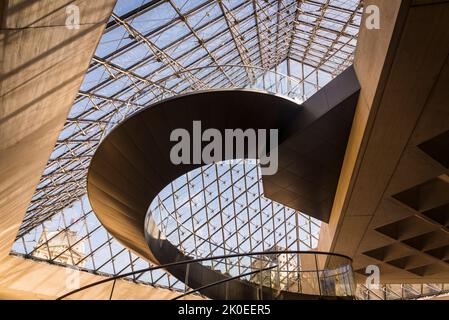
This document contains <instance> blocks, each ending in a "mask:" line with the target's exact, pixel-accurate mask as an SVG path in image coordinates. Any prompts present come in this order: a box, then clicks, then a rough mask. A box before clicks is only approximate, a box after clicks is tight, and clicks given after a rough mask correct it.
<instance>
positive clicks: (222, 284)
mask: <svg viewBox="0 0 449 320" xmlns="http://www.w3.org/2000/svg"><path fill="white" fill-rule="evenodd" d="M289 256H291V257H295V260H296V261H300V264H301V265H300V266H297V267H296V270H288V269H289V268H286V264H285V261H290V260H289V259H288V257H289ZM238 257H253V258H254V259H255V260H254V261H256V262H257V263H254V265H251V266H249V267H248V268H246V270H241V271H240V272H239V273H238V274H237V275H234V276H232V275H225V276H223V277H221V278H220V277H218V278H216V279H218V280H215V281H211V282H209V283H203V284H200V285H191V284H189V283H188V280H187V279H189V266H190V265H193V264H195V263H204V262H207V261H209V262H210V261H216V263H215V265H217V264H220V263H223V260H226V259H231V258H238ZM351 264H352V260H351V259H350V258H349V257H346V256H344V255H340V254H335V253H324V252H318V251H288V250H282V251H269V252H253V253H239V254H230V255H221V256H215V257H206V258H198V259H186V260H183V261H177V262H172V263H167V264H164V265H159V266H153V267H149V268H145V269H140V270H136V271H133V272H129V273H124V274H121V275H118V276H114V277H111V278H108V279H104V280H101V281H97V282H94V283H91V284H88V285H86V286H83V287H81V288H79V289H76V290H73V291H71V292H68V293H66V294H64V295H62V296H61V297H59V298H58V300H61V299H64V298H67V297H69V296H71V295H74V294H75V293H78V292H81V291H84V290H87V289H89V288H92V287H94V286H98V285H100V284H104V283H107V282H111V281H114V285H113V286H112V290H111V295H110V297H111V298H112V296H113V291H114V288H115V281H116V280H118V279H121V278H125V277H129V276H132V275H134V274H142V273H144V272H147V271H154V270H158V269H170V268H173V267H176V266H183V265H187V267H186V268H185V282H184V283H185V284H186V286H187V287H193V288H192V289H189V290H188V291H186V292H184V293H182V294H180V295H178V296H177V297H175V298H174V299H180V298H183V297H185V296H187V295H190V294H193V293H197V292H199V293H202V292H204V290H205V289H208V288H210V287H218V289H219V290H223V297H224V299H227V298H228V296H229V295H228V290H230V288H231V285H232V283H233V282H234V284H235V281H239V285H241V284H242V283H244V284H245V285H246V286H247V288H249V289H251V290H257V292H258V294H257V298H258V299H260V300H262V299H276V298H278V297H282V298H283V299H285V298H290V299H295V298H298V297H301V298H302V299H304V298H307V297H309V298H312V299H316V298H331V297H334V298H335V297H341V298H352V297H354V295H355V286H354V278H353V271H352V266H351ZM231 267H233V268H235V269H237V265H234V266H231ZM239 267H240V269H241V265H239ZM292 268H293V265H292V264H290V269H292ZM242 271H243V272H242Z"/></svg>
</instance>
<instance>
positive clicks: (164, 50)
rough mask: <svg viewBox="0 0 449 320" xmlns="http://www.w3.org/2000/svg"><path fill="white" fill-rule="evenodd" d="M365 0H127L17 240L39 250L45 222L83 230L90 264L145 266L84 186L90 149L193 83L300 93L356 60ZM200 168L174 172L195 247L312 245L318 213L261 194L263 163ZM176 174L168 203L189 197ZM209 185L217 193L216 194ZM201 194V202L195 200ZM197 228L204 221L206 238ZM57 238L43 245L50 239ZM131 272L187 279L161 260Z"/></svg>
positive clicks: (19, 249)
mask: <svg viewBox="0 0 449 320" xmlns="http://www.w3.org/2000/svg"><path fill="white" fill-rule="evenodd" d="M361 10H362V4H361V1H359V0H298V1H296V0H193V1H192V0H141V1H125V0H119V1H118V2H117V5H116V7H115V9H114V12H113V14H112V16H111V18H110V19H109V22H108V24H107V27H106V29H105V32H104V35H103V37H102V39H101V41H100V43H99V45H98V47H97V50H96V52H95V55H94V57H93V59H92V61H91V65H90V67H89V69H88V72H87V73H86V75H85V79H84V82H83V84H82V86H81V89H80V92H79V93H78V96H77V97H76V99H75V102H74V105H73V107H72V109H71V111H70V114H69V116H68V118H67V121H66V124H65V126H64V128H63V130H62V131H61V133H60V136H59V138H58V141H57V143H56V145H55V147H54V150H53V152H52V154H51V156H50V159H49V161H48V163H47V166H46V168H45V171H44V172H43V174H42V177H41V180H40V182H39V185H38V186H37V189H36V192H35V194H34V196H33V198H32V201H31V203H30V206H29V208H28V210H27V213H26V215H25V218H24V220H23V223H22V225H21V227H20V229H19V232H18V235H17V239H16V242H15V245H14V247H13V252H15V253H16V254H17V253H19V254H23V255H25V256H27V257H32V256H33V255H34V253H35V251H36V246H37V239H38V238H39V235H40V234H42V231H43V228H44V227H46V228H47V229H49V230H59V231H58V232H59V233H60V232H64V230H65V231H67V230H75V231H77V233H78V240H77V241H76V242H75V243H67V244H66V249H65V250H66V251H67V250H68V252H70V249H71V248H72V247H73V246H75V245H77V244H78V243H79V242H83V243H84V245H85V250H86V252H85V257H84V259H83V269H85V270H90V271H92V272H99V273H104V274H109V275H118V274H121V273H124V272H130V271H133V270H134V269H141V268H145V267H148V262H146V261H143V260H142V259H140V258H139V257H137V256H135V255H134V254H133V253H132V252H130V251H129V250H127V249H126V248H124V247H123V246H121V245H120V244H119V243H117V241H116V240H114V239H113V238H112V237H111V236H110V235H109V234H108V233H107V232H106V230H105V229H104V228H103V227H102V225H101V224H100V223H99V221H98V220H97V219H96V218H95V215H94V214H93V212H92V210H91V208H90V206H89V203H88V201H87V200H86V197H85V194H86V173H87V169H88V167H89V163H90V159H91V157H92V155H93V153H94V152H95V149H96V147H97V146H98V144H99V142H100V141H101V139H102V138H103V137H104V136H105V134H107V132H109V131H110V130H111V129H112V128H113V127H114V126H115V125H117V124H118V123H120V122H121V121H122V120H123V119H125V118H126V117H127V116H129V115H131V114H132V113H134V112H135V111H137V110H139V109H141V108H144V107H145V106H147V105H149V104H151V103H153V102H156V101H159V100H161V99H164V98H166V97H169V96H173V95H176V94H179V93H182V92H186V91H194V90H201V89H206V88H244V87H255V88H259V89H264V90H267V91H271V92H276V93H281V94H285V95H288V96H290V97H293V98H295V99H299V100H304V99H306V98H307V97H308V96H310V95H312V94H313V93H314V92H316V91H317V90H319V89H320V88H321V87H322V86H323V85H325V84H326V83H327V82H328V81H330V80H331V79H332V78H333V77H335V76H336V75H338V74H339V73H340V72H341V71H343V70H344V69H345V68H346V67H348V66H349V65H350V64H351V63H352V60H353V56H354V50H355V45H356V39H357V34H358V29H359V24H360V19H361ZM196 174H197V176H196V177H194V176H192V175H187V176H186V177H184V178H182V177H181V178H180V179H181V180H179V179H178V180H179V181H184V182H185V190H186V193H184V194H183V195H182V196H183V197H186V199H185V203H187V211H186V213H185V215H186V220H185V221H189V222H188V223H189V226H188V227H186V226H185V225H184V224H183V225H184V229H186V228H187V230H190V234H191V236H189V237H187V236H186V237H183V236H182V235H181V233H182V232H183V231H182V230H183V228H176V230H173V232H174V233H173V234H176V236H177V237H178V238H177V239H178V242H179V245H180V246H184V247H186V250H187V251H190V252H189V253H191V254H195V255H197V256H198V255H201V254H205V253H204V252H206V253H207V252H208V254H212V253H214V252H217V249H216V248H214V247H213V246H214V245H213V243H214V241H215V242H217V241H222V240H223V245H224V247H225V248H226V249H227V250H229V251H232V250H237V251H238V250H244V248H246V249H245V250H257V249H258V248H261V249H262V250H264V249H267V248H269V247H272V246H276V245H277V246H282V247H283V248H286V249H288V248H292V249H295V250H305V249H310V248H313V247H314V246H315V244H316V239H317V234H318V232H319V224H318V223H317V222H316V221H314V220H313V219H311V218H310V217H308V216H306V215H304V214H302V213H299V212H295V211H294V210H291V209H289V208H285V207H283V206H281V205H278V204H276V203H274V202H272V201H269V200H268V199H266V198H264V197H263V190H262V189H261V185H260V176H259V174H258V168H257V165H255V164H253V165H249V164H242V163H239V164H236V165H235V166H232V165H223V167H220V165H218V164H216V165H212V166H210V167H205V168H201V169H200V171H197V172H196ZM195 179H197V180H198V181H197V180H195ZM179 181H178V182H176V183H175V182H174V183H172V184H171V186H170V187H169V188H168V189H167V190H165V191H164V192H165V194H164V193H161V195H160V199H158V200H159V203H160V204H161V205H164V206H167V201H169V202H171V203H172V204H173V207H172V209H173V208H177V209H176V210H178V209H179V208H182V206H181V207H178V206H179V205H181V203H180V202H179V199H176V196H178V191H177V190H178V189H177V187H178V188H179V187H181V186H180V185H177V184H179ZM191 184H194V185H195V187H191ZM224 184H227V186H229V187H228V189H223V188H222V187H223V185H224ZM211 185H213V186H214V187H210V186H211ZM211 188H212V189H213V190H212V191H211ZM210 193H212V194H213V195H214V196H215V197H216V200H212V202H210V201H209V200H210V199H211V198H210V197H211V195H210ZM179 197H181V196H179ZM199 198H202V200H201V201H202V202H201V207H202V208H201V210H200V211H195V210H196V206H200V205H199V200H198V199H199ZM225 198H226V199H227V200H226V202H224V199H225ZM220 202H221V203H220ZM211 203H212V204H213V205H212V207H211ZM175 204H176V206H175ZM183 205H184V204H183ZM218 208H219V209H220V210H222V211H220V212H223V213H222V215H224V217H223V218H224V219H223V220H217V221H215V220H214V223H213V224H212V223H206V224H204V221H209V220H211V221H212V219H215V218H211V217H212V213H211V212H210V211H212V210H217V209H218ZM176 210H175V211H176ZM226 210H227V211H226ZM175 211H174V210H167V212H171V213H172V214H173V212H175ZM178 211H179V210H178ZM198 212H200V213H201V216H200V215H199V214H198ZM226 212H227V213H226ZM242 212H243V213H242ZM227 214H228V215H230V218H229V219H228V218H227V216H226V215H227ZM242 214H243V215H244V217H245V218H244V219H246V220H244V221H246V222H242V221H243V220H242V219H243V218H242ZM198 217H200V218H201V219H199V221H200V223H201V221H202V222H203V224H201V226H199V227H197V226H196V225H195V222H194V221H195V218H198ZM266 217H267V220H266V221H265V220H264V219H265V218H266ZM279 219H280V220H279ZM256 220H257V221H258V222H256ZM259 220H260V221H259ZM278 220H279V221H278ZM186 223H187V222H186ZM205 226H207V227H205ZM231 226H232V227H231ZM171 227H172V228H173V227H174V226H173V225H172V226H171ZM214 227H216V228H217V231H216V232H215V230H212V229H213V228H214ZM192 230H193V231H196V230H199V232H203V233H204V239H207V240H208V241H203V240H204V239H203V240H201V239H199V238H198V236H199V235H192V232H191V231H192ZM184 231H186V230H184ZM58 232H57V233H56V234H58ZM226 232H231V234H228V235H227V234H226ZM279 232H280V235H279V234H278V233H279ZM193 233H195V232H193ZM188 234H189V232H186V235H188ZM214 237H215V238H216V239H215V240H214ZM67 239H68V237H67ZM211 239H212V240H211ZM220 239H221V240H220ZM231 239H233V240H231ZM49 241H51V239H47V241H46V242H44V243H43V244H41V246H45V245H47V247H49ZM67 241H69V240H67ZM190 241H192V242H193V243H190ZM245 246H246V247H245ZM205 248H206V249H205ZM192 250H193V251H192ZM201 250H203V252H200V251H201ZM204 250H206V251H204ZM48 251H50V249H49V250H48ZM49 253H50V257H51V258H50V259H48V260H49V261H53V262H55V263H58V256H57V255H56V256H55V255H53V256H52V255H51V252H49ZM60 254H62V253H60ZM72 262H73V263H71V265H78V266H79V265H80V261H78V260H76V263H75V259H72ZM132 279H133V280H134V281H142V282H144V283H149V284H153V285H162V286H167V287H170V288H178V289H185V287H184V284H182V283H179V282H178V281H177V280H176V279H174V278H173V277H171V276H170V275H169V274H167V273H165V272H163V271H161V270H155V271H152V272H147V273H144V274H141V275H138V276H136V275H133V276H132Z"/></svg>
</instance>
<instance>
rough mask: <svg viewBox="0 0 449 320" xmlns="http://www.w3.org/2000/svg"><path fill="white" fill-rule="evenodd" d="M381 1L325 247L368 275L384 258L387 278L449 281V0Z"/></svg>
mask: <svg viewBox="0 0 449 320" xmlns="http://www.w3.org/2000/svg"><path fill="white" fill-rule="evenodd" d="M376 3H377V4H381V5H380V12H381V19H382V18H384V19H383V20H381V29H380V30H379V31H372V30H367V29H366V28H362V29H361V33H360V37H359V47H358V49H357V52H356V61H355V69H356V72H357V76H358V78H359V81H360V82H361V88H362V89H361V93H360V99H359V105H358V107H357V110H356V117H355V120H354V125H353V128H352V133H351V137H350V142H349V144H348V149H347V152H346V159H345V163H344V165H343V170H342V173H341V176H340V184H339V189H338V191H337V197H336V198H335V201H334V207H333V212H332V215H331V221H330V223H329V224H328V225H326V226H325V227H324V230H323V231H322V234H321V236H320V237H321V238H320V249H323V250H326V249H329V250H333V251H336V252H340V253H344V254H347V255H350V256H352V257H354V268H355V269H356V270H357V271H358V272H359V273H361V274H364V272H365V268H366V266H367V265H371V264H372V265H378V266H379V267H380V272H381V273H380V275H381V281H383V282H396V283H397V282H443V281H449V228H448V222H449V211H448V207H449V176H448V174H449V172H448V159H449V158H448V150H449V148H448V146H449V105H448V101H449V90H448V83H449V62H448V55H449V2H447V1H440V2H430V1H402V4H401V2H400V1H380V2H376ZM393 3H395V5H393ZM387 17H390V18H391V19H387ZM362 25H363V22H362ZM373 46H376V49H375V50H373Z"/></svg>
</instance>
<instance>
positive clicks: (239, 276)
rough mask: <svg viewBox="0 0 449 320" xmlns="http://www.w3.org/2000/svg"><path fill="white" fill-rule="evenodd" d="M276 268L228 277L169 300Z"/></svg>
mask: <svg viewBox="0 0 449 320" xmlns="http://www.w3.org/2000/svg"><path fill="white" fill-rule="evenodd" d="M276 267H277V265H276V266H271V267H268V268H263V269H259V270H255V271H251V272H246V273H242V274H239V275H237V276H234V277H230V278H226V279H223V280H219V281H215V282H212V283H209V284H206V285H204V286H201V287H198V288H196V289H192V290H190V291H187V292H185V293H183V294H180V295H179V296H176V297H174V298H173V299H171V300H178V299H180V298H182V297H185V296H188V295H189V294H192V293H195V292H198V291H200V290H203V289H207V288H210V287H213V286H215V285H217V284H221V283H225V282H228V281H231V280H235V279H239V278H241V277H246V276H250V275H252V274H255V273H259V272H262V271H267V270H271V269H274V268H276Z"/></svg>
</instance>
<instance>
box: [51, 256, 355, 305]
mask: <svg viewBox="0 0 449 320" xmlns="http://www.w3.org/2000/svg"><path fill="white" fill-rule="evenodd" d="M285 253H287V254H314V255H315V256H316V255H325V256H335V257H340V258H344V259H348V260H349V261H350V262H352V259H351V258H350V257H348V256H345V255H343V254H339V253H333V252H322V251H303V250H276V251H259V252H250V253H235V254H229V255H219V256H213V257H207V258H198V259H186V260H181V261H176V262H171V263H166V264H162V265H159V266H153V267H148V268H144V269H140V270H135V271H132V272H128V273H124V274H121V275H116V276H113V277H110V278H107V279H103V280H99V281H96V282H93V283H90V284H88V285H85V286H82V287H80V288H78V289H75V290H72V291H70V292H68V293H66V294H64V295H62V296H60V297H58V298H56V300H62V299H64V298H66V297H68V296H71V295H73V294H75V293H78V292H80V291H83V290H86V289H88V288H92V287H94V286H97V285H100V284H103V283H106V282H110V281H114V280H117V279H121V278H125V277H128V276H132V275H134V274H137V273H144V272H147V271H153V270H158V269H163V268H168V267H174V266H179V265H184V264H190V263H194V262H202V261H210V260H220V259H226V258H235V257H242V256H257V255H269V254H285ZM317 271H320V270H317ZM298 272H301V271H300V270H299V271H298Z"/></svg>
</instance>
